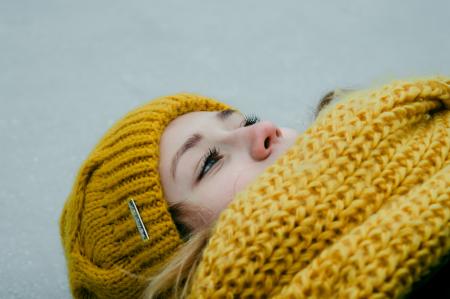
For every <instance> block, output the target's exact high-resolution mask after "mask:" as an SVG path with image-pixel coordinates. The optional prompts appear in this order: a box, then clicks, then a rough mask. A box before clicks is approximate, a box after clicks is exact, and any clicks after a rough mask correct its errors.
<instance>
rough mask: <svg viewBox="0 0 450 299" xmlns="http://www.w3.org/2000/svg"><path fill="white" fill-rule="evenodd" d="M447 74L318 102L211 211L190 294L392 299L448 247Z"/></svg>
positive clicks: (449, 130) (449, 141) (449, 88)
mask: <svg viewBox="0 0 450 299" xmlns="http://www.w3.org/2000/svg"><path fill="white" fill-rule="evenodd" d="M449 108H450V79H448V78H444V77H436V78H429V79H420V80H418V79H416V80H411V81H404V80H403V81H395V82H393V83H390V84H387V85H384V86H381V87H379V88H375V89H370V90H365V91H361V92H357V93H353V94H350V95H349V96H348V97H347V98H345V99H342V100H341V101H338V102H337V103H335V104H333V105H330V106H329V107H327V108H326V109H325V110H323V111H322V112H321V113H320V114H319V116H318V118H317V119H316V121H315V122H314V123H313V124H312V125H311V126H310V127H309V128H308V129H307V130H306V131H305V132H303V133H302V134H301V135H300V136H299V137H298V139H297V141H296V143H295V144H294V145H293V146H292V147H291V148H290V149H289V150H288V151H287V152H286V153H285V154H283V155H282V156H281V157H279V159H278V160H277V161H276V162H275V163H274V164H273V165H271V166H270V167H269V168H267V169H266V170H265V171H264V172H263V173H262V174H261V175H260V176H258V178H257V179H256V180H255V181H254V182H253V184H251V185H250V186H248V187H247V188H246V189H245V190H243V191H242V192H240V193H239V194H238V195H237V196H236V198H235V199H234V200H233V201H232V202H231V203H230V205H229V206H228V207H227V208H226V209H225V210H224V211H223V212H222V214H221V215H220V217H219V218H218V220H217V222H216V224H215V226H214V228H213V231H212V235H211V238H210V239H209V242H208V244H207V246H206V247H205V250H204V252H203V256H202V259H201V261H200V263H199V266H198V268H197V270H196V272H195V276H194V278H193V283H192V288H191V289H190V295H189V298H195V299H199V298H399V297H402V296H403V295H405V294H407V293H408V292H409V291H410V290H411V286H412V285H413V283H414V282H416V281H418V280H420V278H421V277H423V276H424V275H426V274H427V273H428V272H429V271H430V269H431V268H432V267H433V266H435V265H438V264H439V263H440V262H441V257H443V256H444V255H445V254H446V253H448V252H449V251H450V222H449V221H450V157H449V147H450V112H449V110H448V109H449Z"/></svg>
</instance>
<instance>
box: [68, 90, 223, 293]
mask: <svg viewBox="0 0 450 299" xmlns="http://www.w3.org/2000/svg"><path fill="white" fill-rule="evenodd" d="M228 108H230V107H229V106H228V105H226V104H223V103H220V102H217V101H215V100H213V99H210V98H206V97H202V96H199V95H193V94H177V95H173V96H168V97H161V98H158V99H155V100H153V101H151V102H149V103H147V104H145V105H142V106H141V107H138V108H136V109H134V110H133V111H131V112H129V113H128V114H127V115H126V116H124V117H123V118H122V119H121V120H119V121H118V122H117V123H116V124H115V125H114V126H113V127H112V128H111V129H110V130H109V131H108V132H107V133H106V134H105V136H104V137H103V138H102V139H101V140H100V142H99V143H98V144H97V146H96V147H95V149H94V150H93V151H92V152H91V153H90V155H89V157H88V158H87V159H86V161H85V162H84V164H83V165H82V167H81V169H80V170H79V172H78V175H77V178H76V181H75V183H74V186H73V189H72V192H71V193H70V195H69V197H68V199H67V201H66V204H65V206H64V209H63V212H62V214H61V218H60V231H61V238H62V243H63V247H64V251H65V256H66V260H67V268H68V275H69V281H70V287H71V290H72V294H73V296H74V297H75V298H108V299H112V298H137V297H138V296H140V294H141V292H142V291H143V289H144V288H145V287H146V285H147V284H148V282H147V281H145V278H146V277H148V276H149V275H150V273H152V271H154V270H155V268H156V267H158V266H159V265H161V263H164V262H165V261H166V260H167V258H168V257H170V256H171V255H172V254H173V253H174V251H175V250H176V248H177V247H178V246H179V245H180V244H181V243H182V240H181V238H180V235H179V232H178V231H177V228H176V226H175V224H174V222H173V220H172V218H171V216H170V213H169V212H168V207H167V203H166V201H165V200H164V197H163V193H162V189H161V184H160V179H159V173H158V161H159V140H160V137H161V134H162V132H163V130H164V129H165V127H166V126H167V125H168V123H169V122H170V121H171V120H173V119H175V118H176V117H178V116H180V115H182V114H185V113H188V112H192V111H213V110H224V109H228ZM131 197H132V198H134V200H135V202H136V205H137V206H138V210H139V213H140V215H141V217H142V220H143V222H144V225H145V226H146V229H147V231H148V234H149V237H150V238H149V240H147V241H145V242H144V241H143V240H142V239H141V236H140V235H139V233H138V230H137V228H136V224H135V222H134V218H133V217H132V215H131V213H130V210H129V207H128V200H129V199H130V198H131Z"/></svg>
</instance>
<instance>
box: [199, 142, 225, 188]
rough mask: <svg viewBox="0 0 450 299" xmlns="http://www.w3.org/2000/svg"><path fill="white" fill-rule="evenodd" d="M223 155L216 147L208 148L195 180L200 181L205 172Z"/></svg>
mask: <svg viewBox="0 0 450 299" xmlns="http://www.w3.org/2000/svg"><path fill="white" fill-rule="evenodd" d="M222 158H223V156H222V155H221V154H220V151H219V150H218V149H217V148H215V147H214V148H212V149H209V151H208V153H207V154H206V155H205V156H204V157H203V159H202V161H203V162H202V167H201V170H200V174H199V175H198V177H197V181H200V180H201V179H202V178H203V177H204V176H205V174H207V173H208V171H209V170H210V169H211V168H212V167H213V166H214V164H216V162H217V161H219V160H220V159H222Z"/></svg>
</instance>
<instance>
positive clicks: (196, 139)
mask: <svg viewBox="0 0 450 299" xmlns="http://www.w3.org/2000/svg"><path fill="white" fill-rule="evenodd" d="M233 113H235V110H233V109H226V110H222V111H219V112H217V113H216V117H217V119H219V120H220V121H225V120H226V119H227V118H229V117H230V116H231V115H232V114H233ZM202 139H203V136H202V135H200V134H199V133H194V134H193V135H192V136H190V137H189V138H188V139H186V141H185V142H184V143H183V144H182V145H181V146H180V148H179V149H178V150H177V152H176V153H175V155H174V157H173V159H172V164H171V166H170V172H171V174H172V178H173V180H174V181H175V173H176V171H177V165H178V161H180V159H181V157H182V156H183V154H185V153H186V152H187V151H188V150H190V149H192V148H194V147H195V146H196V145H197V144H199V143H200V141H201V140H202Z"/></svg>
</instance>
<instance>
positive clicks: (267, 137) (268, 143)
mask: <svg viewBox="0 0 450 299" xmlns="http://www.w3.org/2000/svg"><path fill="white" fill-rule="evenodd" d="M248 128H249V129H251V133H250V136H251V138H250V141H251V143H250V155H251V156H252V158H253V159H255V160H257V161H261V160H264V159H266V158H267V157H268V156H269V155H270V154H271V153H272V150H273V144H274V143H276V142H277V139H278V138H279V137H281V131H280V129H278V128H277V127H276V126H275V125H274V124H273V123H272V122H270V121H262V122H259V123H256V124H254V125H252V126H251V127H248Z"/></svg>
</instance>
